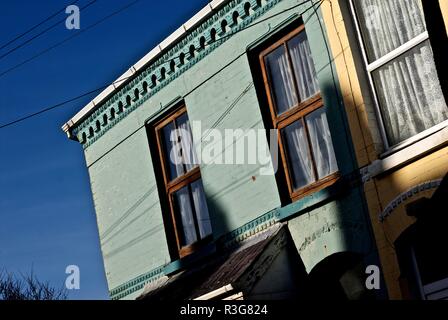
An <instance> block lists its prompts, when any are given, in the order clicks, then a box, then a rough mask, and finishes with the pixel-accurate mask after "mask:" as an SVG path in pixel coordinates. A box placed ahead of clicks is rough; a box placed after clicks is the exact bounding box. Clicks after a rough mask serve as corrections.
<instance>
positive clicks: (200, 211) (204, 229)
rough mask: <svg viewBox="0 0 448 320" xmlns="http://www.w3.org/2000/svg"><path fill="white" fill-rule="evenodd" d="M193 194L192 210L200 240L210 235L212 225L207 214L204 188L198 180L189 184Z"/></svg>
mask: <svg viewBox="0 0 448 320" xmlns="http://www.w3.org/2000/svg"><path fill="white" fill-rule="evenodd" d="M191 190H192V193H193V201H194V209H195V211H196V217H197V219H198V225H199V233H200V236H201V239H203V238H205V237H206V236H208V235H210V234H211V233H212V225H211V223H210V216H209V214H208V208H207V201H206V199H205V193H204V187H203V186H202V180H201V179H199V180H197V181H195V182H193V183H192V184H191Z"/></svg>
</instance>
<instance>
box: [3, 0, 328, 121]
mask: <svg viewBox="0 0 448 320" xmlns="http://www.w3.org/2000/svg"><path fill="white" fill-rule="evenodd" d="M138 1H140V0H136V1H134V2H132V3H131V4H129V5H128V6H127V7H129V6H131V5H133V4H135V3H136V2H138ZM323 1H324V0H321V1H320V2H319V4H322V2H323ZM308 2H312V0H306V1H303V2H301V3H299V4H296V5H294V6H292V7H290V8H287V9H285V10H283V11H280V12H278V13H276V14H274V15H271V16H269V17H267V18H265V19H262V20H260V21H257V22H256V23H257V24H259V23H261V22H264V21H267V20H269V19H272V18H273V17H276V16H278V15H280V14H281V13H285V12H288V11H290V10H292V9H294V8H297V7H299V6H301V5H303V4H305V3H308ZM316 4H317V3H313V2H312V5H311V6H310V7H309V8H307V9H305V10H304V11H303V12H301V13H300V14H299V15H303V14H305V13H306V12H308V11H309V10H311V9H312V8H314V6H315V5H316ZM97 23H99V22H97ZM253 25H254V24H252V25H249V26H246V27H244V28H242V29H240V30H238V31H236V32H233V33H232V35H234V34H236V33H238V32H241V31H244V30H246V29H248V28H250V27H252V26H253ZM92 26H93V25H91V26H90V27H92ZM78 34H79V33H77V35H78ZM223 38H224V37H221V38H219V39H216V40H215V41H213V42H210V43H208V44H207V45H211V44H213V43H214V42H217V41H220V40H222V39H223ZM65 41H68V40H67V39H66V40H65ZM243 54H244V52H243ZM178 57H180V55H179V56H176V57H173V58H171V59H169V60H167V61H165V62H164V63H167V62H169V61H171V60H174V59H176V58H178ZM240 57H241V54H240V55H238V56H237V57H236V58H235V59H233V60H232V61H231V62H230V63H233V62H234V61H236V60H237V59H238V58H240ZM230 63H229V64H227V65H226V66H224V67H223V68H221V69H220V70H218V72H220V71H221V70H223V69H224V68H225V67H227V66H228V65H230ZM2 75H3V74H0V77H1V76H2ZM131 77H132V76H129V77H126V78H123V79H121V80H119V81H117V82H114V83H112V84H117V83H119V82H120V83H121V82H123V81H126V80H127V79H129V78H131ZM107 87H109V85H106V86H102V87H100V88H97V89H94V90H91V91H89V92H86V93H83V94H81V95H79V96H77V97H74V98H71V99H69V100H66V101H63V102H61V103H58V104H56V105H53V106H51V107H48V108H44V109H42V110H40V111H37V112H35V113H32V114H30V115H27V116H24V117H22V118H18V119H16V120H14V121H11V122H8V123H5V124H3V125H0V129H3V128H6V127H9V126H11V125H14V124H17V123H19V122H22V121H25V120H27V119H29V118H32V117H35V116H37V115H40V114H42V113H45V112H48V111H51V110H53V109H56V108H59V107H62V106H64V105H66V104H68V103H70V102H73V101H76V100H78V99H80V98H83V97H85V96H87V95H89V94H92V93H94V92H97V91H100V90H102V89H105V88H107ZM198 87H199V86H197V87H195V88H194V89H193V90H192V91H194V90H195V89H197V88H198ZM192 91H191V92H192ZM191 92H189V93H188V94H190V93H191Z"/></svg>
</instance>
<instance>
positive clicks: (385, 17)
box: [353, 0, 426, 62]
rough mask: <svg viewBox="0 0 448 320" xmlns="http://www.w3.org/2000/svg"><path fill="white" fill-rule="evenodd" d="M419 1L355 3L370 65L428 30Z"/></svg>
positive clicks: (388, 0)
mask: <svg viewBox="0 0 448 320" xmlns="http://www.w3.org/2000/svg"><path fill="white" fill-rule="evenodd" d="M420 1H421V0H356V1H353V3H354V5H355V8H356V12H357V16H358V19H359V22H360V27H361V33H362V35H363V38H364V42H365V46H366V51H367V56H368V58H369V61H370V62H373V61H375V60H377V59H378V58H380V57H382V56H384V55H385V54H387V53H389V52H391V51H392V50H394V49H396V48H398V47H399V46H401V45H403V44H405V43H406V42H408V41H409V40H411V39H412V38H415V37H416V36H418V35H419V34H421V33H423V32H424V31H426V25H425V19H424V16H423V9H422V7H421V2H420Z"/></svg>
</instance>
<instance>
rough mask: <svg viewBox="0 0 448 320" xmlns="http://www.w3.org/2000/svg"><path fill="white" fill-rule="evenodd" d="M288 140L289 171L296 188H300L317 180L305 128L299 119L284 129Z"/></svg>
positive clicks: (283, 131)
mask: <svg viewBox="0 0 448 320" xmlns="http://www.w3.org/2000/svg"><path fill="white" fill-rule="evenodd" d="M281 134H282V136H283V139H284V140H285V142H286V149H287V151H286V153H287V156H288V161H289V171H290V175H291V180H292V184H293V188H294V189H300V188H302V187H304V186H306V185H308V184H310V183H312V182H314V181H315V178H314V174H313V169H312V168H313V167H312V162H311V157H310V154H309V152H308V144H307V140H306V133H305V128H304V127H303V124H302V122H301V120H298V121H296V122H294V123H292V124H290V125H289V126H287V127H285V128H284V129H282V131H281Z"/></svg>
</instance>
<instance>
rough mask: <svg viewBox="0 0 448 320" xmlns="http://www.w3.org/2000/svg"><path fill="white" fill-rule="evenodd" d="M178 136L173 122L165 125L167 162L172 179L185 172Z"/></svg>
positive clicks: (164, 136) (164, 137)
mask: <svg viewBox="0 0 448 320" xmlns="http://www.w3.org/2000/svg"><path fill="white" fill-rule="evenodd" d="M178 136H179V135H178V132H177V131H176V130H175V127H174V124H173V123H169V124H167V125H166V126H165V127H163V139H164V145H165V158H166V159H165V162H166V165H167V166H168V168H169V173H170V180H174V179H175V178H177V177H179V176H181V175H182V174H184V167H183V165H182V156H181V150H180V144H179V143H177V139H178Z"/></svg>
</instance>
